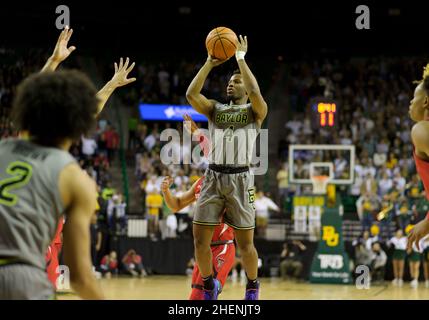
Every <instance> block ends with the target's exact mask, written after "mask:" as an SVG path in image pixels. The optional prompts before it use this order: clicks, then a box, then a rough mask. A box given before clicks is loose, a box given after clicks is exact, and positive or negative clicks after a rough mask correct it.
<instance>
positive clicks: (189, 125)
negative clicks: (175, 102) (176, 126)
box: [183, 114, 199, 135]
mask: <svg viewBox="0 0 429 320" xmlns="http://www.w3.org/2000/svg"><path fill="white" fill-rule="evenodd" d="M183 119H184V120H185V122H184V124H185V129H186V131H188V132H189V133H190V134H191V135H192V134H199V128H198V126H197V124H196V123H195V122H194V120H192V117H191V116H190V115H189V114H185V115H184V116H183Z"/></svg>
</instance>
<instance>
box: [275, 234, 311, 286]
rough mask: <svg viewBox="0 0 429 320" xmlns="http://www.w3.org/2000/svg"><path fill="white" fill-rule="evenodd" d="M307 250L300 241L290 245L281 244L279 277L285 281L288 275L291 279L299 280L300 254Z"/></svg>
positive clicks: (300, 271)
mask: <svg viewBox="0 0 429 320" xmlns="http://www.w3.org/2000/svg"><path fill="white" fill-rule="evenodd" d="M305 250H307V248H306V246H305V245H304V244H303V243H302V242H301V241H296V240H294V241H292V243H291V244H290V245H288V244H287V243H284V244H283V250H282V252H281V254H280V259H281V261H280V276H281V277H282V279H286V278H287V277H288V275H292V277H293V278H295V279H299V278H301V276H302V275H301V273H302V269H303V266H304V265H303V263H302V254H303V252H304V251H305Z"/></svg>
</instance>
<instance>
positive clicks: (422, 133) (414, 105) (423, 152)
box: [408, 64, 429, 250]
mask: <svg viewBox="0 0 429 320" xmlns="http://www.w3.org/2000/svg"><path fill="white" fill-rule="evenodd" d="M409 113H410V117H411V119H412V120H413V121H415V122H416V124H415V125H414V126H413V129H412V130H411V138H412V141H413V145H414V152H413V153H414V160H415V162H416V169H417V172H418V174H419V176H420V178H421V179H422V181H423V185H424V187H425V191H426V198H427V199H429V142H428V139H427V137H428V136H429V64H428V65H427V66H426V67H425V68H424V72H423V79H422V80H421V81H419V82H418V85H417V87H416V89H415V90H414V97H413V100H411V105H410V110H409ZM428 234H429V213H428V215H427V216H426V219H423V220H422V221H420V222H419V223H418V224H416V225H415V226H414V228H413V229H412V230H411V232H410V234H409V236H408V249H409V250H411V248H412V246H413V243H414V242H415V243H416V247H417V249H419V250H420V247H419V242H420V240H421V239H422V238H423V237H425V236H426V235H428Z"/></svg>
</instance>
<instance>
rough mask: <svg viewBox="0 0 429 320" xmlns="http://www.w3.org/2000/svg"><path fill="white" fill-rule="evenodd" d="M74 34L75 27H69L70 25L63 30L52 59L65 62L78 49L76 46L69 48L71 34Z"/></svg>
mask: <svg viewBox="0 0 429 320" xmlns="http://www.w3.org/2000/svg"><path fill="white" fill-rule="evenodd" d="M72 34H73V29H69V27H68V26H66V27H65V28H64V30H63V31H61V33H60V36H59V37H58V41H57V44H56V45H55V49H54V52H53V53H52V56H51V59H52V60H53V61H55V62H57V63H61V62H63V61H64V60H65V59H67V57H68V56H69V55H70V54H71V53H72V52H73V51H74V50H76V47H75V46H71V47H69V48H67V46H68V43H69V40H70V38H71V35H72Z"/></svg>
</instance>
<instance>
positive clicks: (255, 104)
mask: <svg viewBox="0 0 429 320" xmlns="http://www.w3.org/2000/svg"><path fill="white" fill-rule="evenodd" d="M246 53H247V37H246V36H244V37H243V36H241V35H240V37H239V41H238V45H237V51H236V53H235V57H236V59H237V63H238V67H239V69H240V73H241V76H242V77H243V84H244V88H245V89H246V92H247V94H248V95H249V99H250V102H251V103H252V110H253V113H254V114H255V116H256V121H257V122H258V124H259V126H261V125H262V121H264V119H265V117H266V116H267V112H268V107H267V103H266V102H265V100H264V98H263V97H262V95H261V90H260V89H259V85H258V82H257V81H256V78H255V76H254V75H253V73H252V71H250V68H249V66H248V65H247V63H246V60H244V56H245V55H246Z"/></svg>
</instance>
